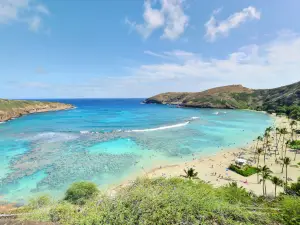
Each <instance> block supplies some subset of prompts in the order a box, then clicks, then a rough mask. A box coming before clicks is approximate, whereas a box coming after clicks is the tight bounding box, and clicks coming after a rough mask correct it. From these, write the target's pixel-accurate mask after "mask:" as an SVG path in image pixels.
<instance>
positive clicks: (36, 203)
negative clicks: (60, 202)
mask: <svg viewBox="0 0 300 225" xmlns="http://www.w3.org/2000/svg"><path fill="white" fill-rule="evenodd" d="M50 204H51V197H50V196H49V195H41V196H38V197H36V198H31V199H29V204H28V206H29V207H30V208H33V209H38V208H41V207H44V206H47V205H50Z"/></svg>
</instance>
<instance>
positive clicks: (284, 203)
mask: <svg viewBox="0 0 300 225" xmlns="http://www.w3.org/2000/svg"><path fill="white" fill-rule="evenodd" d="M279 203H280V204H278V205H277V207H278V208H279V212H277V213H273V214H272V216H273V217H274V218H275V219H276V220H277V221H279V222H280V224H288V225H299V224H300V199H299V197H293V196H285V197H284V198H283V199H282V200H281V201H280V202H279Z"/></svg>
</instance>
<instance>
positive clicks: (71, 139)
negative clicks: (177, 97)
mask: <svg viewBox="0 0 300 225" xmlns="http://www.w3.org/2000/svg"><path fill="white" fill-rule="evenodd" d="M56 101H60V102H65V103H71V104H73V105H75V106H76V108H75V109H72V110H66V111H59V112H49V113H41V114H34V115H28V116H24V117H22V118H18V119H15V120H12V121H9V122H6V123H3V124H0V160H1V165H0V181H1V186H0V195H1V198H0V201H16V202H24V201H26V200H27V199H28V197H30V196H34V195H38V194H41V193H50V194H52V195H53V196H55V197H57V198H59V197H61V196H62V194H63V193H64V191H65V190H66V188H67V187H68V185H70V184H71V183H72V182H74V181H78V180H91V181H93V182H96V183H97V184H98V185H99V186H100V187H103V188H106V187H108V186H109V185H113V184H117V183H118V182H120V181H122V180H123V179H125V178H126V177H128V176H129V175H130V174H133V173H136V172H139V171H145V170H147V169H149V168H151V167H153V166H155V165H158V164H159V163H174V162H179V161H182V160H188V159H190V158H191V157H192V155H194V154H202V155H209V154H214V153H215V152H217V151H220V150H221V149H225V148H231V147H236V146H243V145H246V144H247V143H249V142H251V141H252V140H253V139H254V138H255V137H256V136H257V135H260V134H261V133H263V131H264V129H265V128H266V127H267V126H270V125H271V124H272V122H273V121H272V119H271V117H269V116H268V115H266V114H264V113H259V112H252V111H242V110H216V109H187V108H177V107H175V106H164V105H145V104H140V102H141V101H142V99H72V100H71V99H65V100H56Z"/></svg>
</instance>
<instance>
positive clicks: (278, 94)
mask: <svg viewBox="0 0 300 225" xmlns="http://www.w3.org/2000/svg"><path fill="white" fill-rule="evenodd" d="M144 102H145V103H148V104H150V103H157V104H172V105H179V106H182V107H197V108H224V109H255V110H270V109H276V108H278V107H279V106H290V105H300V82H297V83H294V84H291V85H287V86H283V87H279V88H274V89H249V88H246V87H243V86H242V85H229V86H224V87H217V88H212V89H209V90H206V91H202V92H194V93H188V92H168V93H163V94H158V95H155V96H153V97H150V98H148V99H146V100H145V101H144Z"/></svg>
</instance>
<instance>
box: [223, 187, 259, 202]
mask: <svg viewBox="0 0 300 225" xmlns="http://www.w3.org/2000/svg"><path fill="white" fill-rule="evenodd" d="M218 191H219V196H220V197H222V199H225V200H226V201H228V202H229V203H230V204H237V203H243V204H248V203H251V202H252V200H253V199H252V198H251V194H250V193H249V192H248V191H247V190H246V189H245V188H243V187H238V185H237V183H236V182H232V183H230V184H228V185H226V186H224V187H221V188H218Z"/></svg>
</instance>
